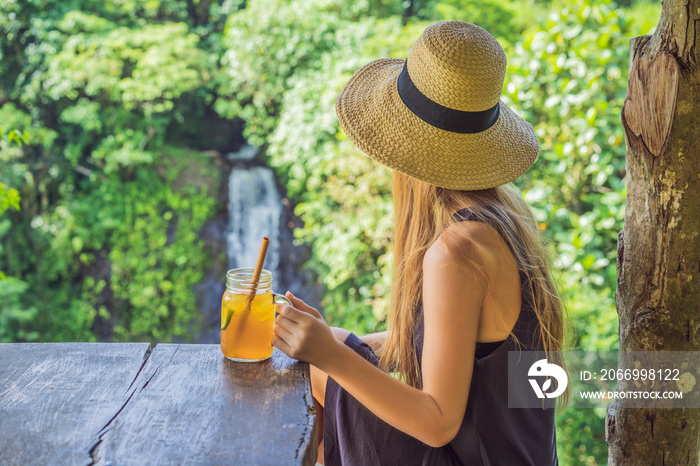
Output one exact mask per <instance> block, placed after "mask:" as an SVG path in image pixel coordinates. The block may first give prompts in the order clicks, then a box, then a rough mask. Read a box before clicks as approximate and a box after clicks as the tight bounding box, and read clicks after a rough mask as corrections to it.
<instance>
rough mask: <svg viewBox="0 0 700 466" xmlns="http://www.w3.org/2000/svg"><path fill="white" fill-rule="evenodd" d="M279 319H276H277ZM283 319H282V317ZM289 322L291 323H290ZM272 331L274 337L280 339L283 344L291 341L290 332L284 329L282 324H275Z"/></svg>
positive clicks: (291, 334)
mask: <svg viewBox="0 0 700 466" xmlns="http://www.w3.org/2000/svg"><path fill="white" fill-rule="evenodd" d="M279 318H280V317H278V319H279ZM282 318H283V317H282ZM290 322H291V321H290ZM272 331H273V332H274V333H275V335H276V336H278V337H280V338H281V339H282V340H284V341H285V342H288V341H290V342H291V341H292V338H293V333H292V332H290V331H289V330H288V329H287V328H285V326H284V324H279V323H278V324H277V325H275V326H274V328H273V329H272Z"/></svg>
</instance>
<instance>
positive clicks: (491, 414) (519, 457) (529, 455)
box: [323, 206, 559, 466]
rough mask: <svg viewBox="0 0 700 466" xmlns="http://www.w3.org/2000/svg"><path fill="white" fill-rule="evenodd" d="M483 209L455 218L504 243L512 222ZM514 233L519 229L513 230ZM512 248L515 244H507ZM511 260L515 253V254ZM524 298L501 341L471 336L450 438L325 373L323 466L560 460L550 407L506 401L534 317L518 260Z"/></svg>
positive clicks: (358, 344) (529, 346) (542, 464)
mask: <svg viewBox="0 0 700 466" xmlns="http://www.w3.org/2000/svg"><path fill="white" fill-rule="evenodd" d="M482 209H484V210H483V212H484V214H485V216H484V217H481V218H479V217H477V216H476V215H474V214H473V212H472V211H470V210H469V209H462V210H459V211H457V212H456V213H455V214H454V217H455V219H456V220H460V221H461V220H472V221H484V222H486V223H488V224H490V225H491V226H493V227H494V228H495V229H496V231H498V232H499V233H500V234H501V235H502V236H503V239H504V240H505V241H506V243H507V244H508V237H507V236H506V235H504V234H503V233H504V232H503V230H502V229H503V228H510V227H509V226H508V225H509V222H508V221H507V220H506V219H505V218H504V216H505V213H504V212H503V211H501V210H500V209H499V208H498V207H493V206H486V207H482ZM513 237H516V238H517V235H513ZM508 245H509V247H510V248H511V250H513V248H519V247H520V245H519V244H515V245H513V244H508ZM516 260H517V256H516ZM518 269H519V270H520V279H521V285H522V286H521V291H522V293H521V295H522V305H521V308H520V315H519V316H518V319H517V321H516V323H515V326H514V328H513V335H515V337H517V340H518V342H519V343H518V342H516V341H515V339H514V338H513V335H510V336H509V337H508V338H507V339H506V340H504V341H502V342H493V343H477V345H476V346H477V347H476V355H475V358H474V361H473V364H474V369H473V373H472V379H471V384H470V388H469V397H468V400H467V407H466V412H465V414H464V420H463V421H462V425H461V427H460V429H459V431H458V433H457V435H456V436H455V438H454V439H453V440H452V441H451V442H450V443H448V444H447V445H445V446H443V447H440V448H433V447H430V446H428V445H425V444H423V443H422V442H420V441H418V440H417V439H415V438H413V437H410V436H408V435H407V434H404V433H403V432H401V431H399V430H398V429H395V428H394V427H392V426H390V425H389V424H386V423H385V422H384V421H382V420H381V419H379V418H378V417H376V416H375V415H374V414H373V413H372V412H370V411H369V410H368V409H367V408H365V407H364V406H363V405H362V404H360V403H359V402H358V401H357V400H356V399H355V398H353V397H352V396H351V395H350V394H349V393H347V392H346V391H345V390H344V389H343V388H342V387H340V385H338V384H337V383H336V382H335V381H334V380H333V379H332V378H331V377H329V378H328V383H327V385H326V398H325V406H324V425H323V429H324V432H323V438H324V452H325V454H324V457H325V463H326V465H327V466H332V465H337V464H342V465H356V464H357V465H364V464H377V465H385V464H386V465H413V464H416V465H418V464H420V465H468V466H501V465H506V466H511V465H512V466H521V465H523V466H525V465H527V466H558V464H559V462H558V458H557V450H556V431H555V424H554V412H555V410H554V408H549V409H542V408H508V352H509V351H535V350H537V349H539V348H538V345H536V343H535V342H536V338H535V335H536V330H537V328H538V321H537V318H536V315H535V312H534V311H533V309H532V305H531V299H530V296H529V294H528V293H526V292H525V290H527V289H528V288H529V287H528V284H527V276H526V275H525V273H524V272H523V271H522V269H523V268H522V267H521V266H520V264H518ZM345 344H346V345H348V346H350V347H351V348H352V349H353V350H355V351H356V352H357V353H358V354H360V355H361V356H363V357H365V358H366V359H368V360H369V361H370V362H372V363H373V364H376V363H377V359H376V355H374V353H373V352H372V350H371V349H370V348H369V346H368V345H367V344H365V343H363V342H362V341H361V340H359V339H358V338H357V337H356V336H355V335H353V334H350V336H349V337H348V339H347V340H346V342H345ZM415 345H416V352H417V356H418V364H419V367H420V365H421V361H422V354H423V304H422V302H421V304H420V308H419V314H418V319H417V324H416V331H415Z"/></svg>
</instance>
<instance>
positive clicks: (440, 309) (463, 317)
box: [273, 240, 486, 447]
mask: <svg viewBox="0 0 700 466" xmlns="http://www.w3.org/2000/svg"><path fill="white" fill-rule="evenodd" d="M438 241H440V240H438ZM436 244H437V243H436ZM464 247H468V245H464ZM423 269H424V274H423V275H424V281H423V307H424V319H425V337H424V343H423V361H422V363H423V364H422V366H423V371H422V374H423V379H422V380H423V388H422V390H419V389H417V388H413V387H411V386H409V385H406V384H405V383H403V382H401V381H399V380H397V379H396V378H394V377H392V376H391V375H389V374H388V373H386V372H384V371H382V370H380V369H378V368H377V367H375V366H374V365H372V364H371V363H369V362H368V361H367V360H365V359H364V358H362V357H361V356H360V355H358V354H357V353H355V352H354V351H353V350H352V349H351V348H349V347H348V346H346V345H344V344H342V343H341V342H339V341H337V340H336V339H335V338H334V337H333V335H332V333H331V332H330V329H329V328H328V326H327V325H326V323H325V321H323V319H322V318H321V316H320V314H319V313H318V311H316V310H315V309H313V308H311V307H309V306H307V305H306V304H305V303H304V302H303V301H301V300H299V299H298V298H295V297H293V296H292V295H291V294H290V295H288V296H291V297H292V298H293V299H291V300H292V303H293V304H294V305H295V307H290V306H287V305H284V304H278V305H277V309H278V312H279V313H280V316H279V317H278V325H277V326H276V327H275V335H276V336H275V339H274V340H273V344H274V345H275V346H276V347H277V348H279V349H280V350H282V351H283V352H285V353H286V354H288V355H290V356H292V357H294V358H297V359H300V360H304V361H307V362H310V363H311V364H313V365H315V366H316V367H318V368H319V369H321V370H322V371H324V372H325V373H327V374H328V375H329V376H331V377H333V379H334V380H335V381H336V382H338V383H339V384H340V385H341V386H342V387H343V388H344V389H345V390H347V391H348V392H349V393H350V394H351V395H352V396H354V397H355V398H356V399H357V400H358V401H359V402H360V403H362V404H363V405H364V406H365V407H367V408H368V409H369V410H370V411H372V412H373V413H374V414H375V415H377V416H378V417H379V418H381V419H382V420H384V421H385V422H387V423H388V424H390V425H392V426H393V427H395V428H397V429H399V430H401V431H403V432H405V433H407V434H408V435H411V436H413V437H415V438H417V439H418V440H421V441H422V442H424V443H426V444H428V445H431V446H434V447H439V446H442V445H445V444H447V443H449V442H450V441H451V440H452V439H453V438H454V436H455V435H456V433H457V432H458V430H459V427H460V425H461V423H462V419H463V418H464V412H465V409H466V405H467V398H468V395H469V386H470V383H471V377H472V370H473V364H469V363H468V361H473V359H474V351H475V347H476V335H477V329H478V323H479V316H480V311H481V305H482V302H483V299H484V296H485V290H486V286H485V284H484V283H483V282H482V281H481V280H480V278H478V277H479V274H478V273H477V272H476V271H475V270H473V269H469V266H467V265H465V264H462V263H459V262H458V260H457V259H456V257H453V256H452V255H451V254H450V253H448V252H446V251H445V250H444V249H443V247H442V246H439V247H431V248H430V250H429V251H428V253H427V254H426V256H425V260H424V262H423ZM465 291H468V292H466V293H465ZM297 305H298V306H299V308H297V307H296V306H297Z"/></svg>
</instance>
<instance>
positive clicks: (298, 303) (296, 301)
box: [285, 291, 321, 319]
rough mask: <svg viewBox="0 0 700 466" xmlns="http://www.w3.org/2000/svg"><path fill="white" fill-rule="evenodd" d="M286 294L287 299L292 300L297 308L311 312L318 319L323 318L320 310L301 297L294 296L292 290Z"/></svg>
mask: <svg viewBox="0 0 700 466" xmlns="http://www.w3.org/2000/svg"><path fill="white" fill-rule="evenodd" d="M285 296H286V297H287V299H289V300H290V301H291V302H292V304H293V305H294V307H295V308H296V309H299V310H300V311H303V312H306V313H307V314H311V315H312V316H314V317H316V318H317V319H320V318H321V313H320V312H318V311H317V310H316V309H314V308H313V307H311V306H309V305H308V304H306V303H305V302H304V301H302V300H301V299H299V298H297V297H296V296H294V295H293V294H292V292H291V291H287V293H286V294H285Z"/></svg>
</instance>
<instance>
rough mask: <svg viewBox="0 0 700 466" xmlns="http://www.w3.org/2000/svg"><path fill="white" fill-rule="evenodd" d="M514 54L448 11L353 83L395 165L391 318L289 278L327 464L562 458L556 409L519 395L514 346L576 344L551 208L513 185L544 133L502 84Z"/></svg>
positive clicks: (284, 317) (360, 131)
mask: <svg viewBox="0 0 700 466" xmlns="http://www.w3.org/2000/svg"><path fill="white" fill-rule="evenodd" d="M505 66H506V58H505V54H504V52H503V49H502V48H501V46H500V44H499V43H498V42H497V41H496V40H495V39H494V38H493V37H492V36H491V35H490V34H489V33H488V32H486V31H484V30H483V29H481V28H479V27H478V26H475V25H473V24H470V23H465V22H461V21H444V22H440V23H436V24H433V25H431V26H430V27H428V28H427V29H426V30H425V31H424V32H423V33H422V34H421V36H420V37H419V38H418V40H417V42H416V43H415V44H414V45H413V47H412V48H411V50H410V52H409V55H408V59H407V60H399V59H382V60H377V61H374V62H372V63H370V64H368V65H366V66H364V67H363V68H361V69H360V70H359V71H357V72H356V73H355V74H354V75H353V76H352V78H351V79H350V81H349V82H348V83H347V84H346V85H345V87H344V88H343V90H342V92H341V93H340V96H339V97H338V100H337V102H336V111H337V114H338V118H339V121H340V124H341V126H342V128H343V130H344V131H345V133H346V134H347V135H348V137H349V138H350V139H351V140H352V141H353V142H354V143H355V144H356V145H357V146H358V147H359V148H360V149H361V150H362V151H363V152H365V153H366V154H368V155H369V156H370V157H372V158H373V159H375V160H377V161H379V162H380V163H383V164H385V165H386V166H388V167H390V168H392V169H393V195H394V208H395V232H394V233H395V238H394V247H395V267H394V272H393V273H394V280H393V291H392V303H391V310H390V314H389V319H388V327H387V328H388V331H387V332H383V333H378V334H372V335H367V336H365V337H363V338H362V339H359V338H358V337H356V336H355V335H354V334H352V333H349V332H347V331H345V330H342V329H331V328H329V327H328V325H327V324H326V323H325V321H324V320H323V318H322V317H321V315H320V313H319V312H318V311H317V310H316V309H314V308H311V307H310V306H308V305H307V304H306V303H304V302H303V301H302V300H300V299H298V298H296V297H294V296H293V295H292V294H291V293H289V292H288V293H287V297H288V298H289V299H290V300H291V302H292V304H293V305H294V307H291V306H287V305H282V304H279V305H277V311H278V312H279V316H278V318H277V325H276V326H275V338H274V339H273V345H274V346H275V347H277V348H278V349H280V350H281V351H283V352H284V353H286V354H288V355H289V356H291V357H294V358H297V359H300V360H303V361H307V362H309V363H310V364H311V365H312V366H311V377H312V390H313V396H314V399H315V401H316V403H317V407H318V409H319V410H320V411H319V416H318V419H319V425H320V427H321V428H320V432H321V433H322V435H323V436H322V441H323V444H322V445H321V446H320V447H321V448H322V449H323V453H321V454H320V455H319V456H320V457H321V458H323V459H325V464H327V465H332V464H353V465H354V464H357V465H371V464H401V465H404V464H468V465H520V464H532V465H538V466H540V465H551V464H558V460H557V454H556V439H555V429H554V409H539V408H534V409H516V408H508V387H507V383H506V380H507V370H508V367H507V361H508V352H509V351H518V350H523V351H534V350H544V351H556V350H561V349H562V341H563V333H564V332H563V316H562V307H561V304H560V301H559V298H558V296H557V292H556V288H555V286H554V284H553V282H552V280H551V278H550V274H549V271H548V266H547V261H546V248H545V246H544V244H543V241H542V239H541V237H540V233H539V230H538V226H537V223H536V222H535V220H534V218H533V215H532V213H531V211H530V209H529V207H528V206H527V204H526V203H525V202H524V201H523V200H522V198H521V197H520V196H519V195H518V194H517V193H516V192H515V191H514V190H513V189H512V188H510V187H508V186H507V185H506V184H507V183H509V182H510V181H512V180H514V179H516V178H517V177H518V176H520V175H521V174H523V173H524V172H525V171H526V170H527V169H528V168H529V167H530V166H531V165H532V163H533V162H534V161H535V158H536V157H537V152H538V150H539V145H538V142H537V138H536V136H535V133H534V131H533V129H532V127H531V126H530V125H529V124H528V123H527V122H525V121H524V120H522V119H521V118H519V117H518V116H517V115H516V114H515V113H514V112H513V111H511V110H510V109H509V108H508V107H506V106H505V105H504V104H503V103H502V102H500V100H499V99H500V94H501V89H502V88H503V81H504V77H505ZM376 354H378V355H379V357H377V356H376ZM390 372H393V373H394V376H392V374H390Z"/></svg>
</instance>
